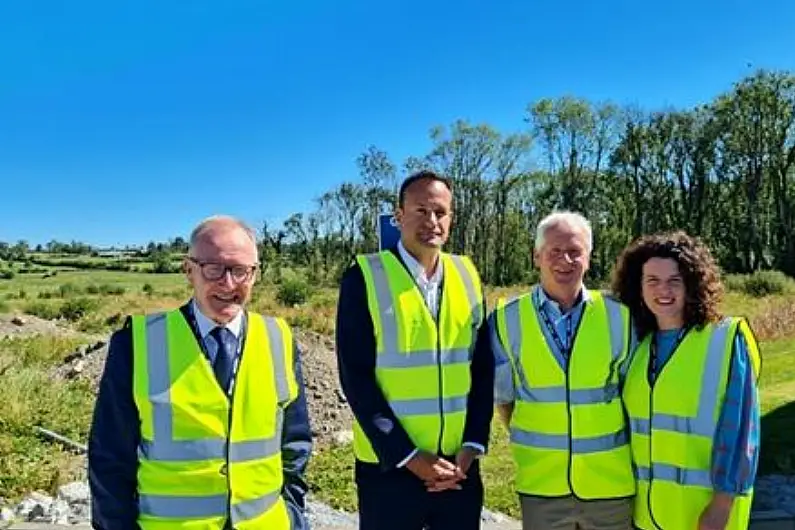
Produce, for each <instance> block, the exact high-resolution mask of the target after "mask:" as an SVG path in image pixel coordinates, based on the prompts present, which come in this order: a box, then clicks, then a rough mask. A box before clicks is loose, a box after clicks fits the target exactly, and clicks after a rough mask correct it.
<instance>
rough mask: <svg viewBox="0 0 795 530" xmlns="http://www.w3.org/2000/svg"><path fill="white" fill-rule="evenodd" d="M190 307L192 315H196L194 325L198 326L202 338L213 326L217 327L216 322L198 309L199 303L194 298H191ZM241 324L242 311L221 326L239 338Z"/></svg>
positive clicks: (204, 337)
mask: <svg viewBox="0 0 795 530" xmlns="http://www.w3.org/2000/svg"><path fill="white" fill-rule="evenodd" d="M191 308H192V309H193V315H194V316H195V317H196V326H197V327H198V328H199V335H200V336H201V338H202V340H204V339H206V338H207V335H209V334H210V332H211V331H212V330H213V329H214V328H216V327H218V324H216V323H215V322H214V321H213V320H212V319H210V318H209V317H207V316H206V315H205V314H204V313H202V312H201V309H199V304H197V303H196V300H195V299H191ZM242 326H243V311H241V312H239V313H238V314H237V316H236V317H235V318H233V319H232V320H231V321H230V322H229V323H227V324H226V325H225V326H223V327H225V328H226V329H228V330H229V331H231V332H232V335H234V336H235V338H237V339H239V338H240V330H241V328H242Z"/></svg>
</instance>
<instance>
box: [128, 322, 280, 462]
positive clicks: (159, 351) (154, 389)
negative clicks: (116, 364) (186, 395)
mask: <svg viewBox="0 0 795 530" xmlns="http://www.w3.org/2000/svg"><path fill="white" fill-rule="evenodd" d="M268 321H269V319H265V322H266V326H268V327H267V328H266V329H267V330H268V335H269V337H270V340H271V344H272V345H273V346H274V347H273V348H272V349H273V351H274V355H273V358H274V362H273V368H274V372H275V377H276V388H277V390H278V391H279V393H280V397H281V395H282V393H284V395H287V380H286V378H287V375H286V372H285V366H284V357H283V355H282V351H283V346H282V349H281V350H279V349H277V348H276V346H278V345H281V344H283V342H282V336H281V335H282V334H281V331H280V329H279V328H278V325H276V323H275V322H271V323H270V325H269V323H268ZM166 333H167V330H166V314H165V313H158V314H153V315H148V316H147V317H146V362H147V374H148V377H149V399H150V401H151V403H152V418H153V423H154V425H153V431H154V432H153V436H152V438H153V439H152V440H141V443H140V445H139V447H138V455H139V457H142V458H146V459H147V460H157V461H166V462H187V461H194V460H212V459H226V458H227V456H226V449H227V447H226V445H227V440H226V438H204V439H198V440H175V439H174V430H173V429H174V422H173V417H174V410H173V407H172V402H171V373H170V367H169V351H168V338H167V336H166ZM277 352H278V353H277ZM280 419H281V416H280V417H279V420H280ZM277 425H279V428H278V429H277V431H276V433H275V435H274V436H273V437H272V438H265V439H260V440H248V441H245V442H235V443H233V444H231V445H230V447H229V461H231V462H245V461H248V460H255V459H260V458H267V457H269V456H273V455H275V454H277V453H278V452H279V450H280V448H281V421H279V422H278V423H277Z"/></svg>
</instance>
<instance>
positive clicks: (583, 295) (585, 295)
mask: <svg viewBox="0 0 795 530" xmlns="http://www.w3.org/2000/svg"><path fill="white" fill-rule="evenodd" d="M536 290H537V291H538V305H539V307H543V306H544V305H545V304H547V303H549V304H552V306H553V307H554V308H555V309H557V310H559V311H560V304H559V303H558V302H556V301H555V300H553V299H552V298H550V296H549V295H548V294H547V292H546V291H545V290H544V289H543V287H541V284H538V285H536ZM592 300H593V297H592V296H591V293H590V292H589V291H588V289H586V287H585V286H584V285H583V286H582V287H580V294H579V295H577V298H576V299H575V301H574V305H573V306H572V309H573V308H575V307H577V306H578V305H580V304H583V303H585V304H587V303H590V302H591V301H592Z"/></svg>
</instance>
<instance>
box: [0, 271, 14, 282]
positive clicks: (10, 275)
mask: <svg viewBox="0 0 795 530" xmlns="http://www.w3.org/2000/svg"><path fill="white" fill-rule="evenodd" d="M14 276H15V273H14V271H13V270H11V269H3V270H0V280H13V279H14Z"/></svg>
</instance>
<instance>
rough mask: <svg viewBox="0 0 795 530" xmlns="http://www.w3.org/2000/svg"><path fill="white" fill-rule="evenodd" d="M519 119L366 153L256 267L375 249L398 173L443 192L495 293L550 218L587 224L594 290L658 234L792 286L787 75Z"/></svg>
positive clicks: (267, 235) (794, 212)
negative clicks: (669, 98)
mask: <svg viewBox="0 0 795 530" xmlns="http://www.w3.org/2000/svg"><path fill="white" fill-rule="evenodd" d="M524 122H525V125H526V127H525V130H522V131H519V132H510V133H503V132H500V131H498V130H496V129H495V128H494V127H491V126H489V125H486V124H473V123H469V122H467V121H465V120H457V121H455V122H454V123H452V124H450V125H449V126H437V127H434V128H432V129H431V131H430V140H431V142H432V147H431V149H430V151H429V152H428V153H425V154H418V155H417V156H411V157H409V158H408V159H406V160H404V161H403V162H402V163H400V164H398V163H397V162H396V161H394V160H392V159H391V158H390V157H389V155H388V153H387V152H386V151H384V150H382V149H379V148H378V147H376V146H370V147H368V149H367V150H366V151H365V152H363V153H362V154H361V155H360V156H359V157H358V158H357V159H356V165H357V168H358V172H359V178H358V179H353V180H350V181H346V182H342V183H340V184H339V185H338V186H336V187H335V188H333V189H331V190H329V191H328V192H326V193H324V194H323V195H322V196H320V197H318V198H317V200H316V208H315V210H314V211H311V212H299V213H295V214H294V215H292V216H291V217H290V218H289V219H287V220H286V221H285V222H284V224H283V225H282V226H278V227H273V226H269V225H268V224H265V225H264V226H263V227H262V244H261V251H262V255H263V260H264V261H265V263H266V264H271V265H273V264H275V263H292V264H298V265H302V266H305V267H306V268H307V269H308V271H309V274H310V276H311V277H312V278H313V279H316V280H322V279H332V278H336V277H337V276H338V274H339V272H340V271H341V270H342V269H344V268H345V266H347V265H348V264H349V263H350V260H351V258H352V256H353V255H354V254H355V253H357V252H369V251H374V250H376V249H377V247H378V236H377V218H378V215H379V214H381V213H386V212H391V211H393V209H394V206H395V203H396V196H397V190H398V186H399V184H400V181H401V180H402V179H403V178H404V177H405V176H407V175H408V174H410V173H412V172H414V171H416V170H419V169H426V168H427V169H433V170H436V171H438V172H440V173H442V174H443V175H445V176H447V177H449V178H451V179H452V182H453V196H454V218H453V229H452V232H451V238H450V241H449V243H448V248H447V250H449V251H451V252H457V253H464V254H468V255H469V256H471V257H472V258H473V260H474V261H475V263H476V264H477V265H478V267H479V269H480V271H481V274H482V275H483V277H484V280H485V281H487V282H488V283H491V284H494V285H506V284H514V283H520V282H527V281H532V279H533V274H534V273H533V258H532V246H533V238H534V233H535V227H536V224H537V223H538V221H539V220H540V218H541V217H543V216H544V215H546V214H547V213H549V212H551V211H553V210H556V209H559V210H574V211H578V212H581V213H582V214H584V215H585V216H586V217H587V218H588V219H589V220H590V221H591V223H592V225H593V230H594V254H593V258H592V272H591V274H592V276H593V277H595V278H596V279H605V278H606V277H607V276H608V275H609V273H610V270H611V268H612V265H613V263H614V262H615V259H616V257H617V255H618V253H619V252H620V251H621V249H622V248H623V247H624V246H626V245H627V244H628V243H629V242H630V241H632V240H633V239H634V238H636V237H638V236H640V235H642V234H646V233H652V232H656V231H662V230H670V229H683V230H686V231H687V232H689V233H691V234H693V235H698V236H700V237H702V238H703V239H704V240H705V241H706V243H707V244H708V245H710V247H711V248H712V250H713V252H714V253H715V255H716V257H717V259H718V260H719V262H720V264H721V266H722V268H723V270H724V271H725V272H727V273H751V272H755V271H758V270H767V269H778V270H781V271H784V272H785V273H787V274H789V275H790V276H795V75H794V74H793V72H788V71H779V72H771V71H765V70H759V71H757V72H756V73H754V74H752V75H749V76H747V77H745V78H742V79H740V80H739V81H737V82H736V83H734V85H733V86H732V87H729V88H728V89H727V90H726V91H725V92H724V93H721V94H718V95H717V96H716V97H715V98H714V99H713V100H712V101H710V102H705V103H703V104H701V105H698V106H696V107H694V108H687V109H676V108H669V109H656V110H650V109H643V108H638V107H636V106H631V105H620V104H617V103H614V102H611V101H598V102H596V101H589V100H587V99H583V98H579V97H575V96H568V95H567V96H561V97H558V98H544V99H540V100H538V101H534V102H531V103H530V104H528V106H527V108H526V109H525V113H524ZM276 269H278V267H277V268H276Z"/></svg>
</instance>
